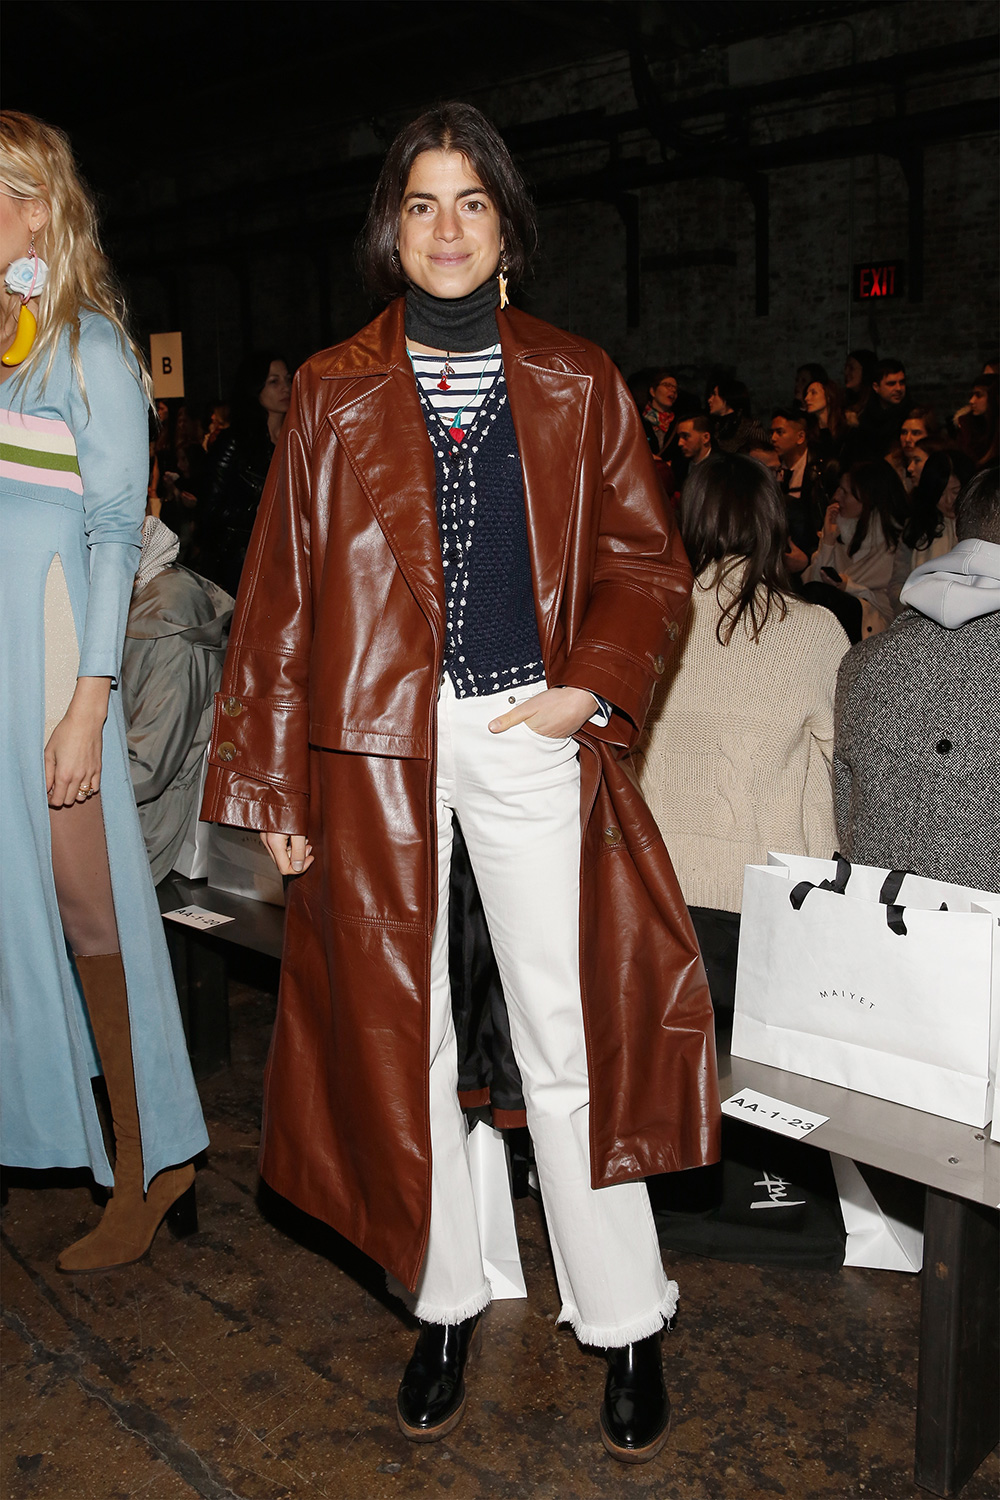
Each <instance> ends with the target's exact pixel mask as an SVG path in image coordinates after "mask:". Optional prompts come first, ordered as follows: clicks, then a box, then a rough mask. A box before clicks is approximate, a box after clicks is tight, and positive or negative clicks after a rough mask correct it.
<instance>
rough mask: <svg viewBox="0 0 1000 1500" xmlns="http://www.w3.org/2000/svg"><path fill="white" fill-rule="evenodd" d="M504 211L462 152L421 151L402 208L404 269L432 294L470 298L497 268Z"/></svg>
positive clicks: (400, 253) (416, 284)
mask: <svg viewBox="0 0 1000 1500" xmlns="http://www.w3.org/2000/svg"><path fill="white" fill-rule="evenodd" d="M500 250H501V240H500V215H499V214H498V212H497V209H496V205H495V204H494V202H493V200H492V198H491V197H490V195H489V193H488V192H487V191H486V189H485V188H484V187H483V184H482V182H481V181H480V180H479V175H478V173H476V172H474V171H473V169H472V167H471V166H470V165H469V163H468V161H467V160H466V158H465V157H464V156H462V155H461V153H460V152H458V151H422V152H421V153H420V155H419V156H418V157H417V159H416V161H415V162H414V163H413V166H412V167H411V168H410V175H409V177H408V179H407V182H406V191H405V193H404V194H403V203H402V206H401V208H400V211H399V259H400V264H401V265H402V267H403V271H404V274H405V275H406V276H408V277H409V279H410V280H411V281H412V282H413V283H414V285H415V286H418V287H420V289H421V291H424V292H429V293H430V295H431V296H432V297H446V298H454V297H467V296H468V295H469V293H470V292H474V291H475V290H476V288H477V287H479V286H482V284H483V282H484V281H488V280H489V279H490V277H491V276H492V275H494V273H495V272H496V268H497V262H498V261H499V259H500Z"/></svg>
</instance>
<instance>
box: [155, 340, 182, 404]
mask: <svg viewBox="0 0 1000 1500" xmlns="http://www.w3.org/2000/svg"><path fill="white" fill-rule="evenodd" d="M149 368H150V370H151V372H152V376H153V395H154V396H155V397H156V399H157V401H160V400H166V399H167V398H168V397H169V396H183V394H184V347H183V339H182V337H181V335H180V334H179V333H151V334H150V335H149Z"/></svg>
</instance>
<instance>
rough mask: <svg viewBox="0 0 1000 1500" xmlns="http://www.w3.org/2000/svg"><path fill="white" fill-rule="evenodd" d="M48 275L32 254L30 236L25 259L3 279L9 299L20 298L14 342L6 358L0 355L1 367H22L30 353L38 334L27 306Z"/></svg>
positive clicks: (33, 240) (32, 314)
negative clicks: (20, 365) (10, 297)
mask: <svg viewBox="0 0 1000 1500" xmlns="http://www.w3.org/2000/svg"><path fill="white" fill-rule="evenodd" d="M48 274H49V268H48V266H47V265H46V264H45V262H44V260H42V259H41V257H40V256H38V255H36V254H35V237H34V235H32V237H31V245H30V247H29V249H28V253H27V255H22V256H20V257H19V258H18V259H17V260H12V261H11V263H10V265H9V266H8V267H7V274H6V275H5V277H4V286H5V287H6V288H7V291H8V292H10V294H11V296H12V297H20V298H21V306H20V307H19V308H18V311H17V328H16V329H15V332H14V342H13V343H12V344H11V346H10V348H9V349H8V350H7V352H6V354H3V355H0V364H4V365H6V366H7V367H8V368H10V366H12V365H19V364H22V363H23V362H24V360H26V359H27V357H28V355H29V354H30V353H31V349H32V346H33V345H34V342H35V335H36V334H37V332H38V321H37V319H36V318H35V315H34V313H33V312H32V311H31V308H30V307H29V306H28V303H29V302H30V301H31V298H32V297H37V296H38V294H39V292H40V291H41V290H42V288H43V287H44V285H45V281H46V278H47V276H48Z"/></svg>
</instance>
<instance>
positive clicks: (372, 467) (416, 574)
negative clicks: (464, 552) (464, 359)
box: [323, 298, 444, 639]
mask: <svg viewBox="0 0 1000 1500" xmlns="http://www.w3.org/2000/svg"><path fill="white" fill-rule="evenodd" d="M365 335H367V337H366V336H365ZM323 378H324V380H325V381H326V382H327V385H328V388H329V391H330V397H331V409H330V411H329V412H328V414H327V420H328V421H329V423H330V426H331V427H332V428H333V430H334V432H335V433H336V434H337V438H338V440H339V441H340V443H341V444H342V446H343V449H344V453H345V455H346V457H347V461H348V463H349V464H350V466H351V469H352V470H353V472H354V477H355V478H356V480H357V482H358V484H359V485H360V486H361V489H362V490H363V492H364V494H365V495H366V497H367V499H368V502H369V504H370V505H371V507H372V510H373V511H374V512H375V516H376V519H377V520H378V523H379V526H380V527H381V528H382V531H383V533H384V535H385V538H386V541H387V542H388V543H389V546H390V547H391V548H392V552H393V555H394V557H395V559H396V562H397V564H398V565H399V569H400V572H401V573H402V574H403V577H404V578H405V579H406V582H407V584H408V586H409V588H410V589H411V590H412V591H413V596H414V598H415V599H416V600H417V603H418V604H419V605H420V608H421V609H422V610H423V612H424V614H425V615H426V617H427V619H428V622H429V623H430V625H431V628H432V630H433V631H434V634H435V636H436V637H437V638H438V639H440V638H441V636H442V635H443V631H444V572H443V569H442V565H441V543H440V538H439V535H438V523H437V495H436V489H437V486H436V479H435V473H434V455H433V453H432V451H431V445H430V440H429V439H428V436H427V425H426V423H425V421H424V416H423V411H422V409H421V406H420V397H419V396H418V394H417V387H416V382H415V381H414V378H413V372H412V369H411V367H410V362H409V359H408V357H407V354H406V343H405V339H404V334H403V300H402V298H400V299H399V300H398V301H396V302H393V303H392V304H391V305H390V306H389V307H387V308H386V310H385V312H384V313H382V315H381V317H379V318H376V320H375V322H374V323H372V324H370V325H369V327H368V328H367V329H365V330H364V335H362V336H359V338H358V339H357V340H354V341H352V344H351V346H350V347H349V349H348V350H347V351H345V356H344V360H343V363H342V364H341V365H338V364H337V363H333V364H331V366H330V367H329V368H328V369H327V370H325V371H324V373H323Z"/></svg>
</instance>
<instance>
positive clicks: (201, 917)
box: [163, 906, 236, 932]
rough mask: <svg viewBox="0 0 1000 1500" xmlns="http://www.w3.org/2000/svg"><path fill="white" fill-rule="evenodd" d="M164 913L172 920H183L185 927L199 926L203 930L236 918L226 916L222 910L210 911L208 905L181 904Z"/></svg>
mask: <svg viewBox="0 0 1000 1500" xmlns="http://www.w3.org/2000/svg"><path fill="white" fill-rule="evenodd" d="M163 915H164V916H165V917H169V918H170V920H171V922H182V923H183V924H184V926H185V927H198V928H200V929H201V931H202V932H207V931H208V929H209V928H210V927H221V926H222V925H223V923H225V922H233V921H235V920H236V919H235V917H224V916H223V915H222V913H221V912H217V911H209V910H208V908H207V907H206V906H179V907H178V908H177V910H176V911H165V912H164V913H163Z"/></svg>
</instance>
